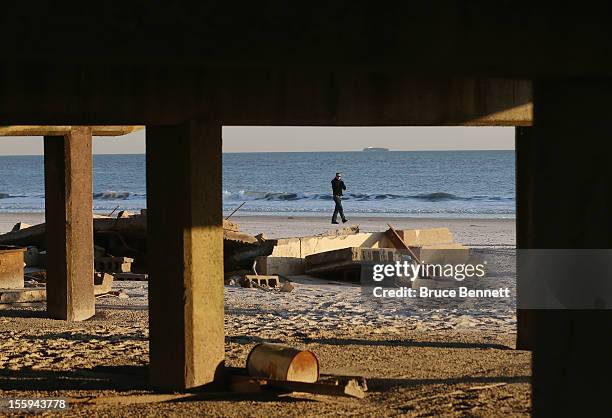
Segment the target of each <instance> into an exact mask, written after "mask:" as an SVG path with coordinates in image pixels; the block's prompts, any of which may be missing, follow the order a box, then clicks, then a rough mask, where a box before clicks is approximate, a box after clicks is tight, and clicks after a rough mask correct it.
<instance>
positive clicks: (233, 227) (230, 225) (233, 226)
mask: <svg viewBox="0 0 612 418" xmlns="http://www.w3.org/2000/svg"><path fill="white" fill-rule="evenodd" d="M223 229H224V230H226V231H231V232H240V225H238V224H237V223H235V222H232V221H228V220H227V219H224V220H223Z"/></svg>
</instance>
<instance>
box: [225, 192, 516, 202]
mask: <svg viewBox="0 0 612 418" xmlns="http://www.w3.org/2000/svg"><path fill="white" fill-rule="evenodd" d="M223 197H224V199H226V200H243V201H251V200H268V201H296V200H331V199H332V196H331V194H328V193H305V192H253V191H244V190H241V191H239V192H230V191H227V190H225V191H224V192H223ZM343 197H344V200H356V201H380V200H420V201H428V202H444V201H504V200H507V201H512V200H514V197H510V196H488V195H474V196H457V195H455V194H452V193H447V192H433V193H420V194H406V195H401V194H393V193H373V194H367V193H346V194H345V195H344V196H343Z"/></svg>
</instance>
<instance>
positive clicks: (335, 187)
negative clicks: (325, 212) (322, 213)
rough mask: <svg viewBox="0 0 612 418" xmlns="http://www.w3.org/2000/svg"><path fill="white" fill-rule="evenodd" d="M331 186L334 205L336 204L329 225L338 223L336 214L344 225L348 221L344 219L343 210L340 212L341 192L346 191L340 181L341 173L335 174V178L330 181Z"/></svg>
mask: <svg viewBox="0 0 612 418" xmlns="http://www.w3.org/2000/svg"><path fill="white" fill-rule="evenodd" d="M331 185H332V193H333V194H334V203H335V204H336V207H335V208H334V214H333V216H332V222H331V223H333V224H337V223H338V221H337V220H336V218H337V217H338V213H339V214H340V218H342V223H344V222H346V221H348V219H346V218H345V217H344V210H342V191H343V190H346V186H345V185H344V182H343V181H342V173H336V177H334V178H333V179H332V181H331Z"/></svg>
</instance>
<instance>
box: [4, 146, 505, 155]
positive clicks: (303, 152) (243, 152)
mask: <svg viewBox="0 0 612 418" xmlns="http://www.w3.org/2000/svg"><path fill="white" fill-rule="evenodd" d="M464 151H466V152H471V151H515V149H514V148H494V149H482V148H477V149H418V150H392V149H390V150H388V151H380V152H464ZM319 152H320V153H334V152H359V153H361V152H364V151H363V150H362V149H361V150H346V149H345V150H329V151H327V150H326V151H222V154H306V153H319ZM366 153H369V152H367V151H366ZM44 155H45V154H44V153H39V154H0V157H37V156H40V157H44ZM92 155H146V152H112V153H108V152H103V153H92Z"/></svg>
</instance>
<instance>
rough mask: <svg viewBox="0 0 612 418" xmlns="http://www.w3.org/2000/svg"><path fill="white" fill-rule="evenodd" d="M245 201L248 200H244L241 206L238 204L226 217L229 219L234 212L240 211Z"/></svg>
mask: <svg viewBox="0 0 612 418" xmlns="http://www.w3.org/2000/svg"><path fill="white" fill-rule="evenodd" d="M245 203H246V202H242V203H241V204H240V206H238V207H237V208H236V209H234V210H233V211H232V213H230V214H229V215H227V217H226V218H225V220H228V219H229V218H231V217H232V215H233V214H234V213H236V212H238V211H239V210H240V208H241V207H243V206H244V205H245Z"/></svg>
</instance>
